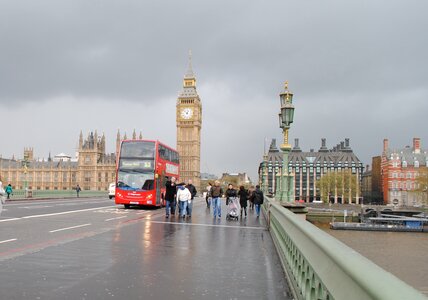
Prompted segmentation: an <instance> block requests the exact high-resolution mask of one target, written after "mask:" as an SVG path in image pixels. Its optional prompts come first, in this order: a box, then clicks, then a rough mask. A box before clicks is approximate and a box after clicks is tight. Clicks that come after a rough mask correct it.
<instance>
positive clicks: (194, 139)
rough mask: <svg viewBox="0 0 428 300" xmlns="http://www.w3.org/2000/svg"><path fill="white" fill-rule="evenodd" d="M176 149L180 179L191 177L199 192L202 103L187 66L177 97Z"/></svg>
mask: <svg viewBox="0 0 428 300" xmlns="http://www.w3.org/2000/svg"><path fill="white" fill-rule="evenodd" d="M176 118H177V151H178V153H179V155H180V181H186V182H187V180H189V179H192V181H193V185H194V186H195V187H196V189H197V190H198V192H201V169H200V165H201V163H200V162H201V125H202V103H201V99H199V95H198V93H197V91H196V77H195V75H194V74H193V70H192V57H191V53H189V68H188V69H187V72H186V75H184V80H183V91H182V92H181V93H180V95H179V96H178V99H177V117H176Z"/></svg>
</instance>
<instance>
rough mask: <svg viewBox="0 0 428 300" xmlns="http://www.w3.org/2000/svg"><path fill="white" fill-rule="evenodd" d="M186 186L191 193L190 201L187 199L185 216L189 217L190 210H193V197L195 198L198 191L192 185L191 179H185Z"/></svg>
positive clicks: (190, 215) (190, 214)
mask: <svg viewBox="0 0 428 300" xmlns="http://www.w3.org/2000/svg"><path fill="white" fill-rule="evenodd" d="M186 188H187V189H188V190H189V192H190V194H191V195H192V197H191V199H190V201H188V203H187V216H188V217H189V218H191V217H192V210H193V199H194V198H195V196H196V194H197V193H198V191H197V190H196V187H195V186H194V185H193V182H192V179H189V180H188V181H187V185H186Z"/></svg>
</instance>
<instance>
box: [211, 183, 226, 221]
mask: <svg viewBox="0 0 428 300" xmlns="http://www.w3.org/2000/svg"><path fill="white" fill-rule="evenodd" d="M222 195H223V189H222V188H221V186H220V181H218V180H216V181H215V182H214V186H213V187H211V198H212V204H213V211H214V219H215V218H216V217H217V216H218V217H219V218H221V202H220V198H221V196H222Z"/></svg>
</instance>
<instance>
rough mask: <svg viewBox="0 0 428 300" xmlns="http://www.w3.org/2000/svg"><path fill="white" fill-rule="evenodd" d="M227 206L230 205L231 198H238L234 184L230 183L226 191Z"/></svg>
mask: <svg viewBox="0 0 428 300" xmlns="http://www.w3.org/2000/svg"><path fill="white" fill-rule="evenodd" d="M225 194H226V205H229V201H230V198H235V197H236V196H237V193H236V190H235V189H234V188H233V184H231V183H229V185H228V186H227V190H226V193H225Z"/></svg>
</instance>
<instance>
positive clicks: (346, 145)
mask: <svg viewBox="0 0 428 300" xmlns="http://www.w3.org/2000/svg"><path fill="white" fill-rule="evenodd" d="M345 148H349V138H346V139H345Z"/></svg>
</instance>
